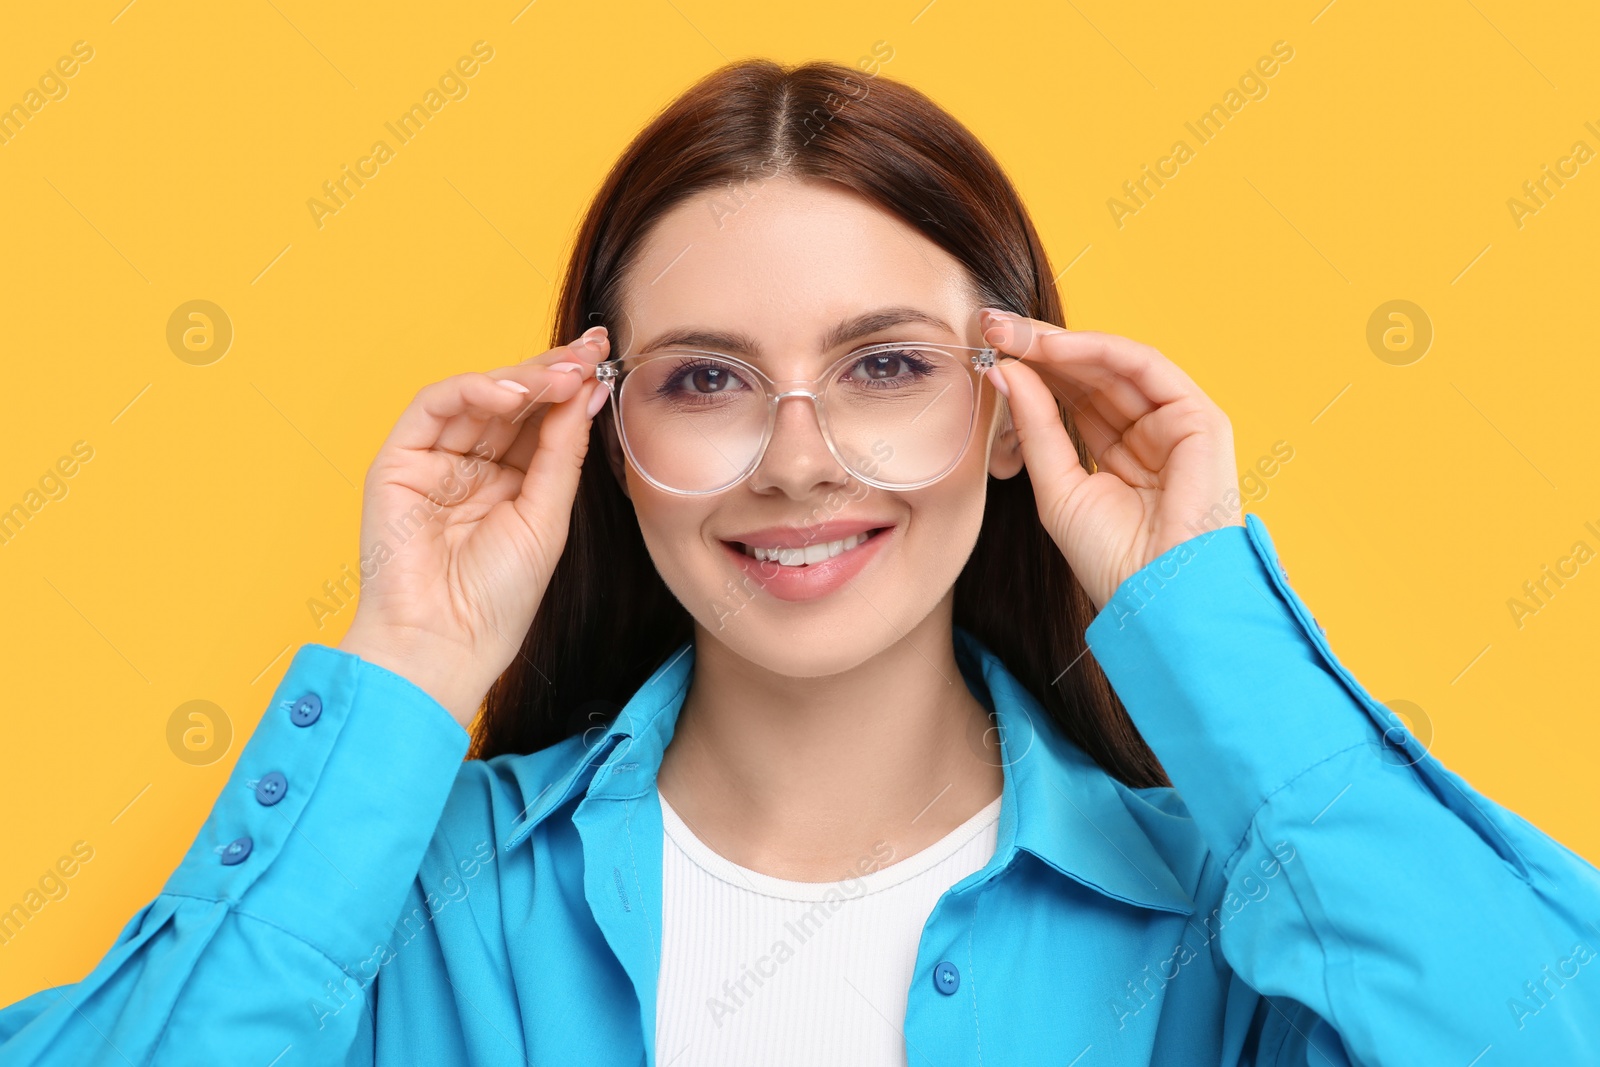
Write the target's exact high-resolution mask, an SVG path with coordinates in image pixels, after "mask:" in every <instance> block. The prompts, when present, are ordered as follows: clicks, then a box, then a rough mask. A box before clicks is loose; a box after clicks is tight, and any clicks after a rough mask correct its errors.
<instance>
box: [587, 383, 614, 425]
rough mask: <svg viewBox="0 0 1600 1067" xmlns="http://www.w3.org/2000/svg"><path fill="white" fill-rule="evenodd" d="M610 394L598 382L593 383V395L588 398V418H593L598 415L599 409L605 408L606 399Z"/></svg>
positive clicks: (608, 390)
mask: <svg viewBox="0 0 1600 1067" xmlns="http://www.w3.org/2000/svg"><path fill="white" fill-rule="evenodd" d="M610 392H611V390H610V389H608V388H606V387H605V386H604V385H602V384H600V383H599V382H596V383H595V385H594V393H593V394H591V395H590V397H589V413H588V415H587V417H588V418H591V419H592V418H594V417H595V415H596V414H598V413H599V411H600V409H601V408H603V407H605V406H606V397H607V396H608V395H609V394H610Z"/></svg>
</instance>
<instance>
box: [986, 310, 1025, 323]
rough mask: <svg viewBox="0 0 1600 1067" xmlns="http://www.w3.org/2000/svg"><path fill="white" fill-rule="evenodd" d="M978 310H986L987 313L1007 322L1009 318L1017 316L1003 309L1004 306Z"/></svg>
mask: <svg viewBox="0 0 1600 1067" xmlns="http://www.w3.org/2000/svg"><path fill="white" fill-rule="evenodd" d="M978 310H979V311H983V312H987V313H988V314H990V315H992V316H994V317H995V318H997V319H1000V320H1001V321H1002V322H1009V321H1010V320H1011V319H1014V318H1016V317H1017V316H1015V315H1013V314H1012V313H1011V312H1009V311H1007V310H1005V309H1004V308H979V309H978Z"/></svg>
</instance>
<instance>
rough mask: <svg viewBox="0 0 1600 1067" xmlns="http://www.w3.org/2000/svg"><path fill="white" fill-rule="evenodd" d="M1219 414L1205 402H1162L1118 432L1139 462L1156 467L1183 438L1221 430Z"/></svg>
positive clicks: (1124, 445) (1165, 461) (1126, 448)
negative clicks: (1123, 430) (1122, 431)
mask: <svg viewBox="0 0 1600 1067" xmlns="http://www.w3.org/2000/svg"><path fill="white" fill-rule="evenodd" d="M1221 418H1222V413H1221V411H1213V410H1212V409H1211V408H1210V407H1209V406H1208V405H1201V404H1195V403H1192V402H1190V401H1179V402H1177V403H1175V404H1164V405H1162V406H1161V407H1159V408H1157V409H1156V410H1154V411H1152V412H1151V413H1150V414H1148V415H1146V416H1145V417H1144V418H1142V419H1140V420H1139V421H1138V422H1136V423H1134V424H1133V425H1132V426H1131V427H1129V428H1128V429H1127V430H1126V431H1125V432H1124V433H1123V435H1122V446H1123V448H1124V449H1125V450H1126V451H1127V452H1128V454H1129V455H1131V456H1132V457H1133V458H1134V459H1135V460H1136V461H1137V462H1138V463H1139V464H1140V465H1141V466H1143V467H1145V468H1147V469H1149V470H1151V471H1160V470H1161V469H1163V468H1164V467H1166V465H1167V463H1168V461H1169V460H1170V459H1171V458H1172V453H1173V450H1174V449H1176V448H1177V447H1178V446H1179V445H1180V444H1181V443H1183V441H1185V440H1187V439H1188V438H1191V437H1195V436H1197V435H1201V434H1215V433H1219V432H1221V430H1222V427H1221V426H1220V424H1219V422H1220V420H1221Z"/></svg>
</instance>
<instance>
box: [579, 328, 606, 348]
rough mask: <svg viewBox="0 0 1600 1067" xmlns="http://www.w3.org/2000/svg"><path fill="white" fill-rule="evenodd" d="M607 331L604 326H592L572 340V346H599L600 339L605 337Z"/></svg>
mask: <svg viewBox="0 0 1600 1067" xmlns="http://www.w3.org/2000/svg"><path fill="white" fill-rule="evenodd" d="M606 332H607V331H606V328H605V327H604V326H591V327H589V328H588V329H587V330H584V331H583V332H582V333H581V334H579V335H578V339H577V340H576V341H574V342H572V347H574V348H578V347H581V346H583V345H588V346H589V347H591V348H599V347H600V341H601V339H602V338H604V337H605V335H606Z"/></svg>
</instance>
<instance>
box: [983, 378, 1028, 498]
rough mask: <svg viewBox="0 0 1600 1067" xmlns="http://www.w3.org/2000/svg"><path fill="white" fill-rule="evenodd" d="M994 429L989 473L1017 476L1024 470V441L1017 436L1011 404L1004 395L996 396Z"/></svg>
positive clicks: (999, 476) (997, 475) (991, 439)
mask: <svg viewBox="0 0 1600 1067" xmlns="http://www.w3.org/2000/svg"><path fill="white" fill-rule="evenodd" d="M995 400H996V404H997V407H996V411H995V419H994V423H993V426H994V429H993V430H991V431H990V434H991V436H990V444H989V473H990V474H992V475H993V476H994V477H996V478H999V479H1001V480H1004V479H1006V478H1015V477H1016V476H1017V473H1018V472H1019V471H1021V470H1022V443H1021V441H1019V440H1018V438H1017V428H1016V426H1015V425H1014V424H1013V423H1012V421H1011V404H1010V403H1009V402H1008V401H1007V400H1006V399H1005V398H1004V397H996V398H995Z"/></svg>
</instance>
